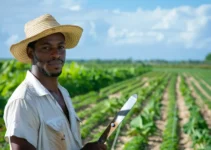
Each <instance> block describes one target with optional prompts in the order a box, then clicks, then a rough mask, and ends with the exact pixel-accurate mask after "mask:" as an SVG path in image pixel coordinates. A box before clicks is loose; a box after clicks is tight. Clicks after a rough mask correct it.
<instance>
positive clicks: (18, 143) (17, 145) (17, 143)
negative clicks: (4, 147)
mask: <svg viewBox="0 0 211 150" xmlns="http://www.w3.org/2000/svg"><path fill="white" fill-rule="evenodd" d="M10 142H11V148H12V150H23V149H27V150H36V148H35V147H34V146H33V145H32V144H30V143H29V142H28V141H27V140H25V139H23V138H18V137H16V136H11V137H10Z"/></svg>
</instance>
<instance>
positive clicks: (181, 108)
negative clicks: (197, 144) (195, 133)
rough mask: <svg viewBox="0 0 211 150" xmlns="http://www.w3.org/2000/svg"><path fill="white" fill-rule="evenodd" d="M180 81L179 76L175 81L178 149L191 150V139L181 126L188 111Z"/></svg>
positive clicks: (188, 115) (186, 120)
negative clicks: (178, 129) (178, 128)
mask: <svg viewBox="0 0 211 150" xmlns="http://www.w3.org/2000/svg"><path fill="white" fill-rule="evenodd" d="M180 82H181V78H180V76H178V78H177V83H176V94H177V107H178V113H179V126H180V139H179V149H180V150H192V149H193V148H191V146H192V140H191V138H190V137H189V136H188V135H187V134H185V133H184V131H183V126H184V125H185V124H186V123H187V122H188V120H189V118H190V113H189V110H188V108H187V107H186V105H185V101H184V98H183V96H182V94H181V92H180V89H179V85H180Z"/></svg>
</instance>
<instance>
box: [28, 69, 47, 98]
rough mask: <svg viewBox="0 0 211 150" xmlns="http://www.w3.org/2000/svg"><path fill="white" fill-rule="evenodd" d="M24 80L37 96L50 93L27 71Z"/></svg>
mask: <svg viewBox="0 0 211 150" xmlns="http://www.w3.org/2000/svg"><path fill="white" fill-rule="evenodd" d="M26 80H27V81H28V82H29V83H30V84H31V85H32V87H33V90H34V91H35V92H36V93H37V94H38V95H39V96H44V95H48V94H50V92H49V91H48V90H47V89H46V88H45V87H44V86H43V85H42V84H41V83H40V81H39V80H38V79H37V78H36V77H35V76H34V75H33V74H32V73H31V72H30V71H29V70H28V71H27V73H26Z"/></svg>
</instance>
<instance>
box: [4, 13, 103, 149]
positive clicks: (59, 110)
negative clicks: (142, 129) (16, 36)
mask: <svg viewBox="0 0 211 150" xmlns="http://www.w3.org/2000/svg"><path fill="white" fill-rule="evenodd" d="M25 34H26V39H25V40H23V41H21V42H19V43H17V44H14V45H12V46H11V48H10V51H11V53H12V54H13V56H14V57H15V58H16V59H17V60H18V61H20V62H23V63H31V64H32V66H31V70H29V71H27V75H26V78H25V80H24V81H23V82H22V83H21V84H20V85H19V86H18V87H17V89H16V90H15V91H14V93H13V94H12V96H11V97H10V99H9V100H8V103H7V105H6V107H5V111H4V120H5V124H6V128H7V131H6V135H5V137H6V139H7V140H8V141H9V143H10V148H11V149H12V150H36V149H37V150H79V149H83V150H104V149H106V146H105V145H104V144H99V143H98V142H93V143H88V144H86V145H85V146H84V147H83V146H82V142H81V136H80V127H79V121H80V120H79V118H78V117H77V115H76V113H75V111H74V109H73V106H72V103H71V99H70V96H69V93H68V92H67V90H66V89H65V88H63V87H62V86H61V85H60V84H59V83H58V80H57V78H58V76H59V75H60V74H61V72H62V67H63V65H64V62H65V56H66V48H73V47H75V46H76V45H77V43H78V42H79V39H80V37H81V34H82V28H80V27H78V26H72V25H60V24H59V23H58V22H57V21H56V20H55V19H54V17H52V16H51V15H48V14H47V15H43V16H40V17H38V18H36V19H34V20H32V21H30V22H28V23H27V24H26V25H25Z"/></svg>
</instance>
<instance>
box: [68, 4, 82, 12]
mask: <svg viewBox="0 0 211 150" xmlns="http://www.w3.org/2000/svg"><path fill="white" fill-rule="evenodd" d="M69 9H70V10H72V11H79V10H81V6H80V5H75V6H71V7H70V8H69Z"/></svg>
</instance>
